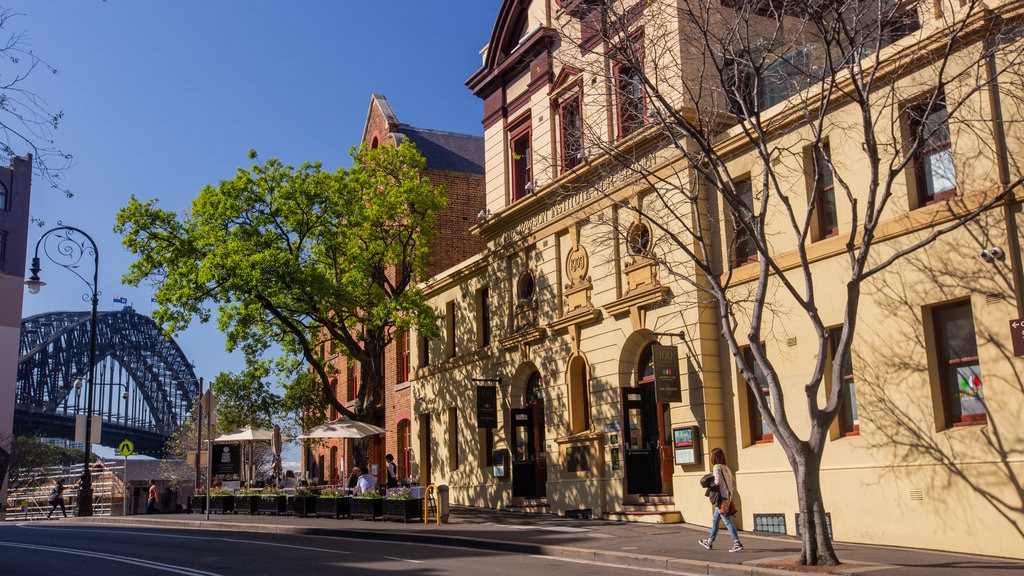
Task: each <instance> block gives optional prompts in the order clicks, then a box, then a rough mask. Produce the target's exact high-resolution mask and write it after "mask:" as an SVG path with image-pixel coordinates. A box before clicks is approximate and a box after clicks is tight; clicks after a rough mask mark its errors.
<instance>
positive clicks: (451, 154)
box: [398, 126, 484, 175]
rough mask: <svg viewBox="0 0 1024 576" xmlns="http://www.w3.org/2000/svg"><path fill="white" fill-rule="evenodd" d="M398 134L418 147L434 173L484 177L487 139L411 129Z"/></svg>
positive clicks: (403, 127)
mask: <svg viewBox="0 0 1024 576" xmlns="http://www.w3.org/2000/svg"><path fill="white" fill-rule="evenodd" d="M398 132H399V133H400V134H401V135H403V136H405V137H406V138H408V139H409V140H412V142H413V143H414V144H416V148H417V149H418V150H419V151H420V154H423V158H425V159H426V161H427V168H429V169H431V170H444V171H449V172H462V173H466V174H480V175H483V173H484V139H483V138H482V137H480V136H470V135H468V134H456V133H454V132H442V131H440V130H428V129H425V128H413V127H411V126H401V127H400V128H399V129H398Z"/></svg>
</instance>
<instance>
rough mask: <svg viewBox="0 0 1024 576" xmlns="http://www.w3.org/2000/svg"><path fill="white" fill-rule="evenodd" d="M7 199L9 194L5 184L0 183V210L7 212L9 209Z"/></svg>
mask: <svg viewBox="0 0 1024 576" xmlns="http://www.w3.org/2000/svg"><path fill="white" fill-rule="evenodd" d="M9 200H10V195H9V194H8V193H7V186H4V185H3V184H0V212H7V211H8V210H10V209H11V207H10V206H8V205H7V202H8V201H9Z"/></svg>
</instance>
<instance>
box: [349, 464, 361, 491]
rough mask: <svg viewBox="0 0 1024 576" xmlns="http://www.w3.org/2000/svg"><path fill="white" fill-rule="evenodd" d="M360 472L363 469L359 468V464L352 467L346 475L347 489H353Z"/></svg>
mask: <svg viewBox="0 0 1024 576" xmlns="http://www.w3.org/2000/svg"><path fill="white" fill-rule="evenodd" d="M362 474H363V471H362V470H360V469H359V466H353V467H352V472H351V473H350V474H349V475H348V482H347V483H346V486H348V489H349V490H354V489H355V487H356V484H357V483H358V482H359V477H360V476H361V475H362Z"/></svg>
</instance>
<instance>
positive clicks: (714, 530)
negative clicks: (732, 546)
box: [708, 506, 740, 542]
mask: <svg viewBox="0 0 1024 576" xmlns="http://www.w3.org/2000/svg"><path fill="white" fill-rule="evenodd" d="M719 518H721V519H722V520H725V528H726V529H727V530H728V531H729V536H732V541H733V542H739V541H740V536H739V534H737V533H736V526H735V525H734V524H733V523H732V518H730V517H728V516H722V511H721V510H719V509H718V507H717V506H716V507H715V514H714V515H713V516H712V517H711V535H710V536H708V542H714V541H715V536H718V519H719Z"/></svg>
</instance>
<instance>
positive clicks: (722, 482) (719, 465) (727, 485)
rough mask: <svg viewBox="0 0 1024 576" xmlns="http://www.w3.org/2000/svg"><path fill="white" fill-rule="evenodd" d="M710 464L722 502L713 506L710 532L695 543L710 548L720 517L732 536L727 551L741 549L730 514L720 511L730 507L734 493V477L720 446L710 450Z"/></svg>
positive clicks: (716, 533)
mask: <svg viewBox="0 0 1024 576" xmlns="http://www.w3.org/2000/svg"><path fill="white" fill-rule="evenodd" d="M711 464H712V465H713V466H712V469H711V473H712V474H714V476H715V483H714V485H715V486H718V492H719V493H720V494H721V495H722V504H720V505H719V506H715V512H714V513H713V514H712V515H711V534H709V535H708V537H707V539H706V540H705V539H701V540H698V541H697V543H698V544H700V545H701V546H703V547H704V548H707V549H708V550H711V547H712V546H713V545H714V543H715V536H717V535H718V519H719V518H721V519H722V520H725V527H726V529H727V530H729V535H730V536H732V548H729V552H739V551H740V550H743V544H741V543H740V537H739V534H737V533H736V526H735V525H733V523H732V518H731V515H730V514H723V513H722V508H723V507H726V506H729V507H732V499H733V497H734V496H735V495H736V477H735V476H733V473H732V470H730V469H729V465H728V464H727V463H726V461H725V452H723V451H722V449H721V448H714V449H712V450H711ZM733 513H735V512H733Z"/></svg>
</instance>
